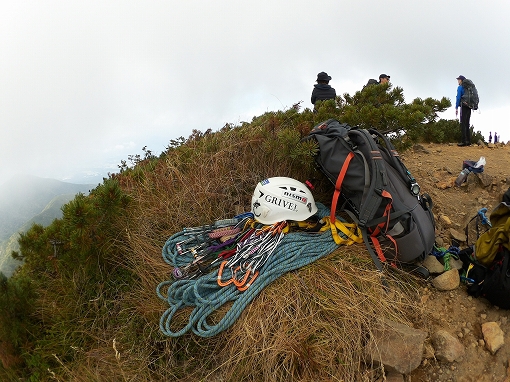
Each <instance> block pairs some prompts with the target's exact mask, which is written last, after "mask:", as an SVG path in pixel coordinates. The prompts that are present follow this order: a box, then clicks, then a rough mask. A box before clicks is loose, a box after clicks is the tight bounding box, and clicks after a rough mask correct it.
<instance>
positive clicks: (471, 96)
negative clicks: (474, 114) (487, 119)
mask: <svg viewBox="0 0 510 382" xmlns="http://www.w3.org/2000/svg"><path fill="white" fill-rule="evenodd" d="M462 87H463V88H464V95H463V96H462V100H461V101H462V103H464V104H465V105H466V106H467V107H469V108H470V109H473V110H478V101H479V99H478V90H476V86H475V84H474V83H473V81H471V80H468V79H467V78H466V79H465V80H463V81H462Z"/></svg>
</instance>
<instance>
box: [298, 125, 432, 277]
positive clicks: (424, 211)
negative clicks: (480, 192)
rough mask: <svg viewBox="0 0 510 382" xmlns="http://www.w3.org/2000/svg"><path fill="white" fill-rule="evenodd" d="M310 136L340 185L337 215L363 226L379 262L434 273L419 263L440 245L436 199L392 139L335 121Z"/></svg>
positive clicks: (324, 169)
mask: <svg viewBox="0 0 510 382" xmlns="http://www.w3.org/2000/svg"><path fill="white" fill-rule="evenodd" d="M304 139H305V140H309V139H314V140H315V141H316V142H317V144H318V147H319V151H318V154H317V155H316V157H315V162H316V164H317V165H318V168H319V169H320V170H321V171H322V172H323V173H324V175H326V177H327V178H328V179H329V180H330V181H331V183H332V184H333V185H334V186H335V191H334V193H333V198H332V201H331V219H332V220H334V217H335V213H336V211H337V210H340V211H345V212H346V213H347V214H348V215H349V216H350V217H351V218H352V219H353V221H354V222H355V223H356V224H357V225H358V226H359V227H360V229H361V231H362V233H363V239H364V242H365V244H366V246H367V248H368V250H369V252H370V255H371V256H372V258H373V260H374V263H375V265H376V266H377V268H378V269H379V270H382V263H383V262H389V263H390V264H392V265H397V266H402V267H404V268H408V267H407V266H406V265H412V270H417V271H418V272H419V273H421V274H422V275H423V276H428V272H427V271H426V269H424V268H423V267H418V266H416V265H415V263H416V262H417V260H422V259H423V258H424V257H425V256H426V255H428V254H429V253H430V252H431V251H432V249H433V247H434V244H435V222H434V215H433V213H432V200H431V198H430V196H428V195H427V194H422V195H420V187H419V185H418V183H417V182H416V180H415V179H414V177H413V176H412V175H411V173H410V172H409V170H408V169H407V168H406V167H405V165H404V164H403V163H402V161H401V159H400V157H399V155H398V152H397V151H396V150H395V147H394V146H393V144H392V143H391V142H390V140H389V139H388V138H387V137H386V136H385V135H383V134H381V133H380V132H378V131H377V130H374V129H370V130H366V129H359V128H354V127H351V126H349V125H347V124H345V123H344V124H342V123H340V122H338V121H337V120H335V119H329V120H327V121H325V122H322V123H320V124H318V125H317V126H315V127H314V128H313V129H312V131H311V132H310V133H309V135H308V136H307V137H305V138H304Z"/></svg>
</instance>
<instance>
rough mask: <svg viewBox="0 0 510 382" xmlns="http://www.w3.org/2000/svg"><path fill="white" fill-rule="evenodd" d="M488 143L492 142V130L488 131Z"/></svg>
mask: <svg viewBox="0 0 510 382" xmlns="http://www.w3.org/2000/svg"><path fill="white" fill-rule="evenodd" d="M489 143H492V132H491V131H489Z"/></svg>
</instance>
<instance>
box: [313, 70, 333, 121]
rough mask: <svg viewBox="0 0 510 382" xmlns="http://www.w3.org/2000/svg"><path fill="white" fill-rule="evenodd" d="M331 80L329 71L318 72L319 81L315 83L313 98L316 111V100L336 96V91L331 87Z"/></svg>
mask: <svg viewBox="0 0 510 382" xmlns="http://www.w3.org/2000/svg"><path fill="white" fill-rule="evenodd" d="M329 81H331V76H328V73H326V72H320V73H319V74H317V83H316V84H315V85H313V91H312V99H311V101H312V104H313V106H314V111H315V110H316V109H315V102H317V101H324V100H327V99H335V98H336V91H335V89H334V88H332V87H331V85H329Z"/></svg>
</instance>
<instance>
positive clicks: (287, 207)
mask: <svg viewBox="0 0 510 382" xmlns="http://www.w3.org/2000/svg"><path fill="white" fill-rule="evenodd" d="M251 210H252V212H253V215H255V219H256V220H257V221H259V222H261V223H262V224H268V225H269V224H274V223H277V222H280V221H283V220H295V221H303V220H306V219H308V218H309V217H310V216H312V215H314V214H315V213H316V212H317V206H316V205H315V201H314V199H313V196H312V193H311V192H310V190H309V189H308V188H307V187H306V186H305V185H304V184H303V183H301V182H299V181H297V180H295V179H292V178H286V177H275V178H268V179H264V180H263V181H262V182H260V183H258V184H257V187H255V191H254V192H253V196H252V198H251Z"/></svg>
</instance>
